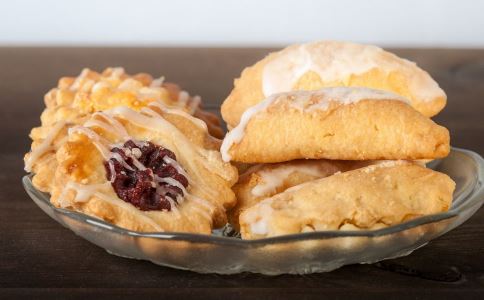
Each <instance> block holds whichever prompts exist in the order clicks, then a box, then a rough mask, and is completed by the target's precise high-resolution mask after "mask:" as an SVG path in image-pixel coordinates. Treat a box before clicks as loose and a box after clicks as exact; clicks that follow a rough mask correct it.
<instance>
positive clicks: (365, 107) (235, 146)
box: [221, 87, 450, 163]
mask: <svg viewBox="0 0 484 300" xmlns="http://www.w3.org/2000/svg"><path fill="white" fill-rule="evenodd" d="M449 148H450V146H449V132H448V130H447V129H446V128H444V127H441V126H438V125H437V124H435V123H434V122H433V121H432V120H430V119H429V118H427V117H425V116H423V115H422V114H420V113H419V112H418V111H416V110H415V109H414V108H413V107H412V106H410V105H409V104H408V102H407V100H406V99H405V98H403V97H401V96H398V95H396V94H393V93H390V92H385V91H381V90H373V89H368V88H355V87H334V88H323V89H321V90H317V91H293V92H287V93H281V94H275V95H273V96H270V97H269V98H267V99H265V100H264V101H262V102H260V103H259V104H257V105H255V106H252V107H250V108H249V109H248V110H246V111H245V112H244V114H243V115H242V118H241V122H240V123H239V124H238V125H237V127H235V128H233V129H232V130H231V131H230V132H229V133H228V134H227V135H226V136H225V138H224V141H223V143H222V147H221V152H222V157H223V159H224V160H225V161H238V162H243V163H274V162H283V161H289V160H293V159H301V158H310V159H321V158H325V159H336V160H380V159H407V160H416V159H433V158H439V157H444V156H446V155H447V154H448V153H449Z"/></svg>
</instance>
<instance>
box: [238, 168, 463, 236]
mask: <svg viewBox="0 0 484 300" xmlns="http://www.w3.org/2000/svg"><path fill="white" fill-rule="evenodd" d="M454 187H455V183H454V182H453V181H452V180H451V179H450V178H449V177H448V176H447V175H445V174H442V173H439V172H435V171H432V170H430V169H427V168H425V167H422V166H419V165H417V164H411V163H405V162H397V163H393V162H390V163H384V164H380V165H373V166H369V167H364V168H361V169H357V170H354V171H348V172H344V173H339V174H335V175H332V176H329V177H326V178H322V179H318V180H313V181H310V182H307V183H304V184H301V185H298V186H296V187H294V188H291V189H288V190H286V191H285V192H282V193H279V194H277V195H275V196H273V197H272V198H268V199H265V200H263V201H262V202H259V203H258V204H256V205H254V206H252V207H250V208H248V209H246V210H245V211H244V212H243V213H242V214H241V215H240V226H241V233H242V237H243V238H244V239H256V238H264V237H271V236H277V235H284V234H292V233H299V232H306V231H315V230H318V231H319V230H338V229H342V227H343V226H345V225H347V224H350V225H352V226H353V227H357V228H359V229H365V228H373V227H374V226H375V225H380V224H383V225H386V226H389V225H394V224H397V223H400V222H404V221H407V220H410V219H412V218H415V217H417V216H421V215H427V214H433V213H439V212H442V211H446V210H448V209H449V207H450V204H451V201H452V192H453V190H454Z"/></svg>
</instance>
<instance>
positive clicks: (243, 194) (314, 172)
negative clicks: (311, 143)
mask: <svg viewBox="0 0 484 300" xmlns="http://www.w3.org/2000/svg"><path fill="white" fill-rule="evenodd" d="M371 163H372V162H371V161H361V162H358V161H357V162H353V161H337V160H325V159H319V160H293V161H290V162H284V163H277V164H260V165H255V166H253V167H251V168H250V169H248V170H247V171H246V172H245V173H243V174H242V175H240V177H239V181H238V182H237V184H235V185H234V186H233V188H232V189H233V191H234V193H235V196H236V198H237V204H236V205H235V207H234V208H233V209H231V210H230V211H229V214H228V216H229V222H230V224H232V225H233V226H234V227H235V229H237V230H238V229H239V216H240V214H241V213H242V212H243V211H244V210H246V209H247V208H249V207H251V206H253V205H255V204H257V203H259V202H260V201H262V200H264V199H266V198H269V197H272V196H274V195H276V194H279V193H282V192H283V191H285V190H286V189H288V188H290V187H293V186H296V185H299V184H301V183H304V182H307V181H311V180H314V179H319V178H324V177H327V176H330V175H333V174H335V173H337V172H345V171H348V170H352V169H356V168H359V167H363V166H366V165H369V164H371Z"/></svg>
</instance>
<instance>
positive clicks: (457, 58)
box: [0, 48, 484, 299]
mask: <svg viewBox="0 0 484 300" xmlns="http://www.w3.org/2000/svg"><path fill="white" fill-rule="evenodd" d="M267 51H268V49H219V48H217V49H215V48H213V49H210V48H206V49H205V48H203V49H202V48H198V49H186V48H183V49H180V48H0V91H1V93H0V97H1V105H2V108H1V110H0V122H2V124H1V125H2V126H0V137H1V141H2V147H0V161H1V171H0V187H1V189H0V241H1V242H0V288H1V289H0V299H7V298H27V299H33V298H35V299H52V298H65V297H70V298H78V299H86V298H88V297H93V296H96V298H100V297H108V298H121V297H123V298H124V297H128V298H138V297H166V298H168V297H183V298H214V299H219V298H220V299H222V298H223V299H227V298H230V299H232V298H234V299H236V298H250V297H254V298H262V297H263V298H266V299H289V298H293V297H295V296H298V297H302V298H304V299H310V298H321V297H322V296H327V297H331V298H343V297H344V298H345V299H364V298H428V297H435V298H437V297H438V298H440V299H446V298H455V297H457V296H460V297H463V299H472V298H475V299H478V298H481V299H482V298H483V297H484V210H483V209H481V210H480V211H478V212H477V213H476V215H474V216H473V217H472V218H471V219H470V220H469V221H468V222H466V223H465V224H463V225H462V226H460V227H459V228H457V229H455V230H453V231H452V232H450V233H448V234H446V235H444V236H442V237H441V238H439V239H437V240H434V241H432V242H431V243H429V244H428V245H427V246H425V247H423V248H421V249H419V250H417V251H415V252H414V253H412V254H411V255H409V256H407V257H404V258H400V259H395V260H388V261H384V262H381V263H378V264H374V265H352V266H346V267H343V268H341V269H338V270H336V271H334V272H331V273H323V274H312V275H306V276H291V275H283V276H276V277H266V276H262V275H255V274H239V275H233V276H220V275H201V274H197V273H192V272H187V271H179V270H174V269H169V268H164V267H160V266H156V265H153V264H151V263H149V262H144V261H135V260H129V259H123V258H119V257H115V256H112V255H109V254H107V253H106V252H105V251H104V250H103V249H101V248H98V247H96V246H94V245H92V244H90V243H89V242H87V241H85V240H83V239H81V238H79V237H77V236H76V235H74V234H73V233H72V232H70V231H69V230H67V229H65V228H63V227H61V226H60V225H59V224H57V223H56V222H55V221H53V220H51V219H50V218H49V217H48V216H47V215H45V214H44V213H43V212H42V211H41V210H40V209H39V208H38V207H36V205H35V204H34V203H33V202H32V201H31V200H30V199H29V198H28V196H27V195H26V193H25V192H24V190H23V188H22V186H21V183H20V179H21V177H22V176H23V175H24V171H23V163H22V156H23V153H24V152H26V151H27V150H28V148H29V144H30V141H29V139H28V132H29V130H30V128H31V127H33V126H36V125H38V123H39V115H40V112H41V110H42V108H43V101H42V97H43V95H44V94H45V92H47V91H48V90H49V89H50V88H51V87H53V86H54V85H56V82H57V79H58V78H59V77H61V76H63V75H77V74H78V73H79V72H80V70H81V69H82V68H83V67H87V66H88V67H91V68H94V69H97V70H101V69H103V68H105V67H107V66H124V67H125V68H126V70H127V71H128V72H130V73H134V72H139V71H144V72H148V73H152V74H157V75H164V76H166V78H167V79H168V80H170V81H174V82H178V83H180V84H181V85H182V86H183V87H184V88H185V89H186V90H188V91H190V92H191V93H198V94H200V95H201V96H202V97H203V98H204V101H205V103H206V106H207V107H208V108H210V109H211V110H215V111H216V110H217V108H218V106H219V105H220V103H221V101H223V99H224V97H225V96H226V95H227V94H228V93H229V91H230V89H231V88H232V80H233V78H235V77H236V76H238V74H239V73H240V71H241V70H242V69H243V67H244V66H247V65H250V64H252V63H254V62H255V61H257V60H258V59H260V58H262V57H263V56H264V55H265V54H266V53H267ZM392 51H394V52H396V53H397V54H399V55H401V56H403V57H406V58H408V59H411V60H414V61H416V62H417V63H418V64H419V65H420V66H422V67H423V68H424V69H426V70H428V71H429V73H431V75H432V76H433V77H434V78H435V79H436V80H437V81H438V82H439V84H440V85H441V86H442V88H444V90H445V91H446V92H447V94H448V97H449V103H448V105H447V107H446V109H445V110H444V111H443V112H442V113H441V114H440V115H438V116H437V117H436V118H435V120H436V121H437V122H438V123H441V124H442V125H444V126H446V127H448V128H449V129H450V131H451V134H452V144H453V145H454V146H458V147H463V148H468V149H472V150H474V151H476V152H478V153H480V154H481V155H482V154H484V142H483V140H482V138H483V133H484V116H483V114H484V50H451V49H449V50H444V49H425V50H422V49H393V50H392Z"/></svg>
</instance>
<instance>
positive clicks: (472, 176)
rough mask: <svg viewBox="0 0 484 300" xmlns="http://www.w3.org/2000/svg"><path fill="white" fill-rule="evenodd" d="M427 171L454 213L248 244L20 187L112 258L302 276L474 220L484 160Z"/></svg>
mask: <svg viewBox="0 0 484 300" xmlns="http://www.w3.org/2000/svg"><path fill="white" fill-rule="evenodd" d="M430 167H431V168H433V169H435V170H437V171H440V172H443V173H446V174H448V175H449V176H450V177H452V179H453V180H454V181H455V182H456V183H457V186H456V190H455V192H454V201H453V204H452V207H451V209H450V210H449V211H447V212H445V213H439V214H435V215H428V216H424V217H420V218H416V219H413V220H411V221H409V222H406V223H402V224H398V225H395V226H391V227H387V228H384V229H379V230H361V231H322V232H308V233H301V234H294V235H286V236H280V237H274V238H266V239H260V240H251V241H247V240H241V239H239V238H237V237H234V236H231V234H230V232H229V231H228V230H225V231H217V232H214V234H213V235H200V234H187V233H169V232H163V233H142V232H134V231H129V230H126V229H123V228H120V227H117V226H114V225H112V224H109V223H106V222H104V221H102V220H99V219H96V218H93V217H90V216H87V215H84V214H82V213H78V212H75V211H70V210H66V209H60V208H56V207H54V206H53V205H52V204H51V203H50V201H49V195H48V194H45V193H42V192H40V191H38V190H36V189H35V188H34V187H33V185H32V182H31V176H29V175H27V176H25V177H24V178H23V184H24V187H25V190H26V191H27V193H28V194H29V195H30V197H31V198H32V199H33V200H34V202H35V203H36V204H37V205H38V206H39V207H40V208H41V209H42V210H43V211H44V212H45V213H47V214H48V215H49V216H50V217H52V218H53V219H54V220H56V221H57V222H59V223H60V224H62V225H64V226H65V227H67V228H69V229H71V230H72V231H74V232H75V233H76V234H77V235H79V236H81V237H83V238H84V239H86V240H88V241H90V242H92V243H94V244H96V245H98V246H100V247H102V248H104V249H106V251H108V252H109V253H111V254H115V255H119V256H123V257H129V258H136V259H144V260H149V261H151V262H153V263H155V264H159V265H163V266H168V267H173V268H178V269H184V270H192V271H196V272H201V273H219V274H233V273H239V272H245V271H248V272H255V273H263V274H270V275H276V274H283V273H293V274H294V273H296V274H305V273H314V272H327V271H331V270H334V269H336V268H339V267H341V266H343V265H347V264H355V263H373V262H377V261H380V260H383V259H388V258H395V257H399V256H404V255H408V254H410V253H411V252H412V251H413V250H415V249H417V248H419V247H422V246H424V245H425V244H426V243H428V242H429V241H430V240H432V239H435V238H436V237H438V236H440V235H442V234H444V233H446V232H447V231H449V230H452V229H454V228H455V227H457V226H459V225H460V224H462V223H463V222H464V221H466V220H467V219H469V218H470V217H471V216H472V215H473V214H474V213H475V212H476V211H477V210H478V209H479V207H480V206H481V205H482V203H483V201H484V187H483V178H484V160H483V159H482V157H480V156H479V155H478V154H476V153H474V152H472V151H468V150H463V149H457V148H453V149H452V151H451V153H450V155H449V156H448V157H446V158H445V159H442V160H439V161H434V162H433V163H432V164H431V165H430Z"/></svg>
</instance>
